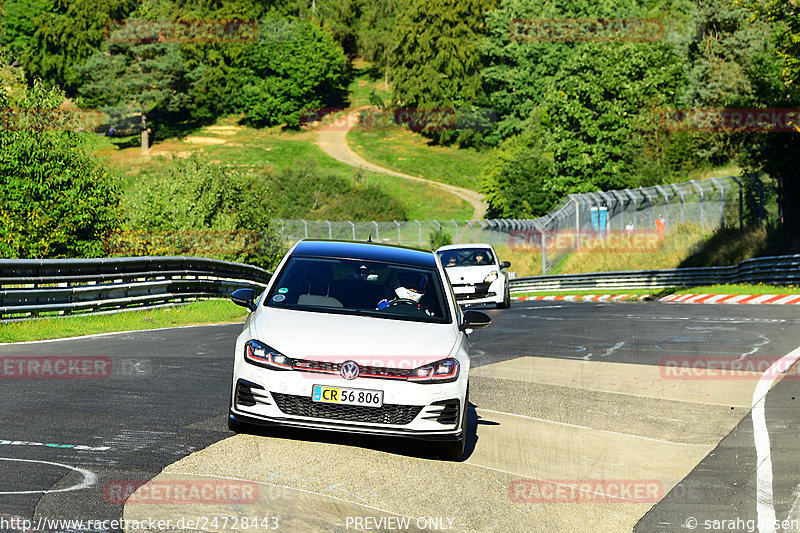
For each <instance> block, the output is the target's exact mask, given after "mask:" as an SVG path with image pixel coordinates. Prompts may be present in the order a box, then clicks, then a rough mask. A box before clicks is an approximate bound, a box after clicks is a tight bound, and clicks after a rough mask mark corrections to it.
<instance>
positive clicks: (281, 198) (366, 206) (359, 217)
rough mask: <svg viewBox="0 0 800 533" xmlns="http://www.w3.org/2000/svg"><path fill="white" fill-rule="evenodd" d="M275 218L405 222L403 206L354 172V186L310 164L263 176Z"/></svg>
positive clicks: (352, 183)
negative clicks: (269, 193) (270, 192)
mask: <svg viewBox="0 0 800 533" xmlns="http://www.w3.org/2000/svg"><path fill="white" fill-rule="evenodd" d="M266 180H267V182H268V183H269V188H270V190H271V191H272V192H273V198H274V199H275V202H274V205H273V216H274V217H276V218H291V219H296V218H309V219H316V220H352V221H369V220H406V219H407V218H408V217H407V215H406V211H405V208H404V207H403V205H402V204H401V203H400V202H399V201H398V200H396V199H395V198H393V197H392V196H390V195H388V194H387V193H385V192H384V191H383V190H382V189H381V188H380V187H379V186H377V185H375V184H371V183H369V182H368V181H367V179H366V177H365V176H364V175H363V172H358V171H355V172H354V175H353V180H354V182H355V183H354V182H351V181H350V180H348V179H347V178H344V177H341V176H337V175H335V174H327V173H323V172H321V171H320V170H319V169H318V168H317V167H316V166H315V165H314V163H313V162H310V161H306V162H298V164H297V165H296V166H295V167H293V168H288V169H284V170H280V171H277V172H271V173H269V174H267V175H266Z"/></svg>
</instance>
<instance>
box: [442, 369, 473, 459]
mask: <svg viewBox="0 0 800 533" xmlns="http://www.w3.org/2000/svg"><path fill="white" fill-rule="evenodd" d="M461 411H462V412H461V439H460V440H454V441H445V442H443V443H442V452H443V453H444V455H445V456H446V457H447V458H448V459H450V460H451V461H460V460H461V458H462V457H464V450H465V448H466V446H467V434H468V431H467V411H469V385H468V386H467V394H465V395H464V408H463V409H462V410H461Z"/></svg>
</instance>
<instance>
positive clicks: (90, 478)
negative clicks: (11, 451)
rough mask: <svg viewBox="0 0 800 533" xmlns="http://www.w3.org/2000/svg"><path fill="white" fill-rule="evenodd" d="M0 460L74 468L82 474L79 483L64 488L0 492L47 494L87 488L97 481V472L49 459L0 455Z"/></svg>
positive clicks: (6, 492)
mask: <svg viewBox="0 0 800 533" xmlns="http://www.w3.org/2000/svg"><path fill="white" fill-rule="evenodd" d="M0 461H18V462H20V463H40V464H44V465H52V466H58V467H61V468H66V469H68V470H74V471H75V472H78V473H79V474H81V475H82V476H83V480H82V481H81V482H80V483H77V484H75V485H72V486H71V487H66V488H64V489H43V490H11V491H4V492H0V494H49V493H51V492H69V491H72V490H80V489H87V488H89V487H91V486H92V485H94V484H95V483H96V482H97V474H95V473H94V472H91V471H89V470H86V469H85V468H78V467H77V466H69V465H65V464H62V463H53V462H50V461H38V460H35V459H12V458H10V457H0Z"/></svg>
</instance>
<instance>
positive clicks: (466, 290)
mask: <svg viewBox="0 0 800 533" xmlns="http://www.w3.org/2000/svg"><path fill="white" fill-rule="evenodd" d="M453 292H454V293H456V294H475V287H474V286H472V285H467V286H465V287H453Z"/></svg>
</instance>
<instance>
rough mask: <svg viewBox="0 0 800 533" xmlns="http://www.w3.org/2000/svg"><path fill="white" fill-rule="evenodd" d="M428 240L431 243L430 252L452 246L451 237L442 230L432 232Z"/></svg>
mask: <svg viewBox="0 0 800 533" xmlns="http://www.w3.org/2000/svg"><path fill="white" fill-rule="evenodd" d="M428 239H429V240H430V241H431V250H436V249H437V248H439V247H440V246H447V245H449V244H453V237H451V236H450V234H449V233H447V232H446V231H444V230H443V229H442V228H439V229H437V230H434V231H432V232H431V233H430V235H429V236H428Z"/></svg>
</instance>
